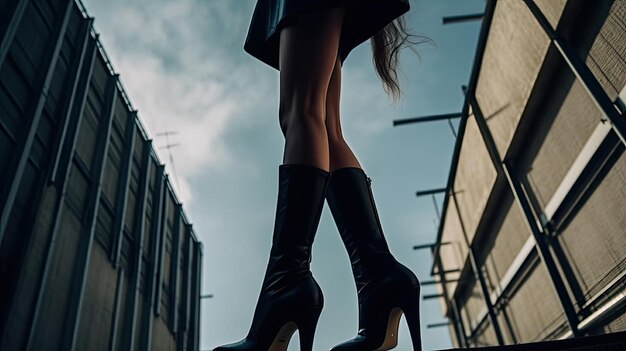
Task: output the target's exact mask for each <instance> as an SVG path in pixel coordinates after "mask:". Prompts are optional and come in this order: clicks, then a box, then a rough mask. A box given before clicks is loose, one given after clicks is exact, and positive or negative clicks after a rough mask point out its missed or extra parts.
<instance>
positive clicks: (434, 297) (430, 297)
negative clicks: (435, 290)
mask: <svg viewBox="0 0 626 351" xmlns="http://www.w3.org/2000/svg"><path fill="white" fill-rule="evenodd" d="M445 297H446V296H445V295H444V294H428V295H424V296H422V298H423V299H424V300H430V299H439V298H445Z"/></svg>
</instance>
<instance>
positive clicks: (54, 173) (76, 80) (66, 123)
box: [48, 18, 95, 186]
mask: <svg viewBox="0 0 626 351" xmlns="http://www.w3.org/2000/svg"><path fill="white" fill-rule="evenodd" d="M92 26H93V18H87V19H86V20H85V21H84V22H83V24H82V26H81V27H82V29H81V35H80V38H81V39H80V40H79V41H78V47H77V48H76V50H77V52H79V54H78V55H77V56H76V57H77V61H73V62H75V64H74V65H72V68H71V73H70V78H69V79H68V81H70V82H72V83H71V84H72V85H71V87H70V89H69V90H70V93H69V96H68V98H66V99H65V101H64V102H63V112H62V113H61V117H60V120H61V121H60V124H61V126H60V128H59V129H60V132H58V133H57V138H56V141H55V144H54V146H53V151H52V155H53V156H52V158H53V161H52V166H51V167H50V179H49V182H48V184H56V185H57V186H59V184H58V183H59V181H58V179H57V178H58V172H59V168H60V163H61V158H62V157H63V156H65V158H66V159H68V158H69V157H70V156H71V155H69V156H68V155H65V154H64V153H63V148H64V145H65V138H67V136H68V134H69V135H70V138H72V136H74V135H75V133H76V130H77V128H76V126H77V123H76V121H75V119H72V118H71V117H72V109H73V108H74V104H75V100H76V99H80V97H79V96H81V95H80V94H81V92H84V91H85V89H83V88H82V87H83V85H81V84H80V82H81V80H80V78H81V76H82V73H81V72H82V71H83V66H84V65H85V64H88V65H90V64H91V63H92V62H93V59H92V58H93V55H91V56H89V53H92V52H91V51H89V53H88V50H87V47H88V45H87V43H88V41H89V38H90V34H91V28H92ZM94 48H95V45H94ZM87 56H89V58H87ZM90 59H91V60H90ZM86 61H87V63H85V62H86ZM81 89H82V90H81ZM60 186H62V185H60Z"/></svg>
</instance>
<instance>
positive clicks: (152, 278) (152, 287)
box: [139, 157, 165, 351]
mask: <svg viewBox="0 0 626 351" xmlns="http://www.w3.org/2000/svg"><path fill="white" fill-rule="evenodd" d="M151 159H152V157H151ZM164 170H165V166H164V165H159V166H157V167H156V169H155V179H156V180H155V184H154V193H153V194H152V225H151V227H152V230H151V232H150V233H148V235H150V237H151V238H150V241H151V243H152V244H151V245H150V253H149V254H148V255H149V257H150V265H149V268H148V272H147V273H146V291H145V298H146V300H147V301H146V303H145V304H144V310H143V314H144V317H143V318H146V323H145V324H144V330H143V331H142V335H144V338H143V341H142V344H141V345H140V347H139V349H140V350H142V351H150V350H151V349H152V321H153V319H154V318H153V311H156V308H155V307H154V305H155V303H156V302H155V291H156V284H157V281H156V275H157V253H158V252H159V251H158V249H159V238H160V233H161V226H162V223H163V221H162V220H161V217H162V210H163V206H162V203H163V199H164V193H165V184H164V174H163V172H164Z"/></svg>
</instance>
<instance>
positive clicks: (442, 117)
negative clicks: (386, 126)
mask: <svg viewBox="0 0 626 351" xmlns="http://www.w3.org/2000/svg"><path fill="white" fill-rule="evenodd" d="M462 116H463V113H462V112H454V113H445V114H442V115H432V116H422V117H413V118H406V119H396V120H394V121H393V126H394V127H395V126H399V125H403V124H411V123H422V122H433V121H441V120H449V119H453V118H461V117H462Z"/></svg>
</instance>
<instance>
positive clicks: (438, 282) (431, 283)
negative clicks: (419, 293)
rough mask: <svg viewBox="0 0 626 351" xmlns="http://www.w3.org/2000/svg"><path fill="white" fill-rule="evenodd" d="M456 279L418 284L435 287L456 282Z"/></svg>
mask: <svg viewBox="0 0 626 351" xmlns="http://www.w3.org/2000/svg"><path fill="white" fill-rule="evenodd" d="M458 281H459V280H458V279H446V280H445V282H444V281H441V280H427V281H423V282H420V285H435V284H442V285H443V284H446V283H455V282H458Z"/></svg>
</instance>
